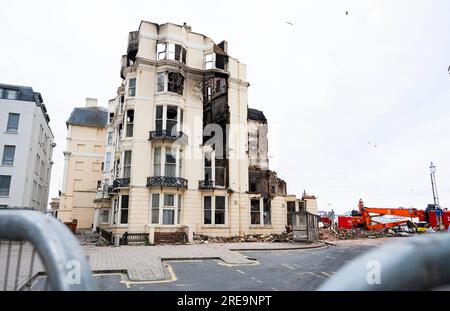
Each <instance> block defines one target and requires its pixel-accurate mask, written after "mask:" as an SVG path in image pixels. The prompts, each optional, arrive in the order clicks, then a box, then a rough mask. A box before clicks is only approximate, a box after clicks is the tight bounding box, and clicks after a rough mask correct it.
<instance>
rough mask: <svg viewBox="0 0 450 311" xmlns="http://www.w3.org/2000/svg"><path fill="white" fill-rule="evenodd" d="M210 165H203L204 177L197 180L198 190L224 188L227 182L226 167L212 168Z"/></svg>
mask: <svg viewBox="0 0 450 311" xmlns="http://www.w3.org/2000/svg"><path fill="white" fill-rule="evenodd" d="M214 172H215V174H214V175H213V174H212V173H213V169H212V168H211V167H205V179H204V180H199V182H198V190H213V189H225V188H226V186H225V185H226V184H227V179H226V172H227V169H226V167H221V166H216V167H215V170H214Z"/></svg>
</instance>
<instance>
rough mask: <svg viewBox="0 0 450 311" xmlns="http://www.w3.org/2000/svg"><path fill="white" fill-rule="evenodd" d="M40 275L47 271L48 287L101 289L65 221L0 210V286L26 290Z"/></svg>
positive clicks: (26, 212)
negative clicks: (98, 287) (63, 222)
mask: <svg viewBox="0 0 450 311" xmlns="http://www.w3.org/2000/svg"><path fill="white" fill-rule="evenodd" d="M39 274H46V285H45V289H49V290H96V289H97V286H96V283H95V280H94V278H93V276H92V273H91V269H90V267H89V264H88V262H87V260H86V256H85V254H84V253H83V251H82V249H81V247H80V245H79V243H78V240H77V239H76V237H75V236H74V235H73V234H72V233H71V232H70V231H69V229H68V228H67V227H66V226H65V225H64V224H62V223H60V222H59V221H57V220H56V219H55V218H53V217H51V216H49V215H45V214H44V213H41V212H38V211H32V210H25V209H0V285H1V287H0V288H1V289H2V290H20V289H25V288H27V287H30V285H31V283H32V281H33V280H34V278H35V277H36V276H38V275H39ZM2 282H3V283H2Z"/></svg>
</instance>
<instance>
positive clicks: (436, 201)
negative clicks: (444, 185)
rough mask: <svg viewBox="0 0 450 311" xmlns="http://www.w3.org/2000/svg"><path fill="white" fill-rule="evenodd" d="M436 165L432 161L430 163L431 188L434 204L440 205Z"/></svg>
mask: <svg viewBox="0 0 450 311" xmlns="http://www.w3.org/2000/svg"><path fill="white" fill-rule="evenodd" d="M435 172H436V166H435V165H434V164H433V162H431V164H430V177H431V189H432V190H433V202H434V205H436V206H439V196H438V192H437V186H436V176H435V174H434V173H435Z"/></svg>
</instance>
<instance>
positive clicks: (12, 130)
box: [6, 112, 20, 134]
mask: <svg viewBox="0 0 450 311" xmlns="http://www.w3.org/2000/svg"><path fill="white" fill-rule="evenodd" d="M12 116H14V117H16V116H17V124H16V126H17V127H15V128H13V127H11V123H12V121H11V117H12ZM19 125H20V113H16V112H9V113H8V121H7V123H6V133H10V134H16V133H18V132H19Z"/></svg>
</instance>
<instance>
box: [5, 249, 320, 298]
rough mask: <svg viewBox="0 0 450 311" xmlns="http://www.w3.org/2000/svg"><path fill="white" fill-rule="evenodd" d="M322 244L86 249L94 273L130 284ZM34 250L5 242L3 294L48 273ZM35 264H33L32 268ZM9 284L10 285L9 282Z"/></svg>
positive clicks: (247, 261) (248, 263)
mask: <svg viewBox="0 0 450 311" xmlns="http://www.w3.org/2000/svg"><path fill="white" fill-rule="evenodd" d="M323 245H324V244H322V243H311V244H302V243H224V244H215V243H214V244H213V243H211V244H194V245H164V246H162V245H161V246H119V247H115V246H105V247H100V246H92V245H82V249H83V250H84V252H85V254H86V256H87V257H88V261H89V264H90V266H91V269H92V270H93V272H94V273H96V274H98V273H118V272H120V273H123V272H124V273H126V278H127V279H128V280H130V281H158V280H165V279H166V278H167V277H168V273H167V271H166V269H165V268H164V264H163V261H167V260H186V259H196V260H200V259H218V260H220V261H221V262H223V263H225V264H231V265H235V264H238V265H251V264H254V261H252V260H250V259H248V258H247V257H246V256H245V255H243V254H241V253H239V252H237V251H236V250H261V249H266V250H267V249H278V250H281V249H304V248H315V247H320V246H323ZM32 254H33V247H32V246H31V244H30V243H25V244H24V245H22V247H20V245H19V244H18V243H15V242H14V243H12V244H11V247H10V246H9V244H8V243H7V242H5V241H2V242H1V243H0V290H14V289H19V288H21V287H22V286H23V285H25V284H26V283H27V282H28V281H29V280H30V279H32V278H35V277H37V276H38V275H40V274H44V273H45V268H44V266H43V264H42V263H41V260H40V259H39V256H38V255H36V256H35V259H34V261H33V262H32V257H33V256H32ZM32 263H33V264H32ZM5 280H6V282H5Z"/></svg>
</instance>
